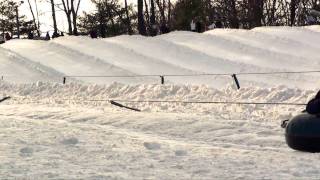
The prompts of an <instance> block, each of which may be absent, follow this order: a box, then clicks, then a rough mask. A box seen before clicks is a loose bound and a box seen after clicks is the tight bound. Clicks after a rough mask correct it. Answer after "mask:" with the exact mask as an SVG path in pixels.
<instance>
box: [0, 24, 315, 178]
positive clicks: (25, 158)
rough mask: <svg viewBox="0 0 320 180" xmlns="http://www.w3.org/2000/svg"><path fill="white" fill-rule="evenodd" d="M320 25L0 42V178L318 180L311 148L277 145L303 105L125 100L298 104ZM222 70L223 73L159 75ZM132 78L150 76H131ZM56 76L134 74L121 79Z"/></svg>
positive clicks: (305, 96) (307, 84)
mask: <svg viewBox="0 0 320 180" xmlns="http://www.w3.org/2000/svg"><path fill="white" fill-rule="evenodd" d="M319 35H320V28H319V26H311V27H303V28H297V27H295V28H291V27H266V28H257V29H253V30H250V31H245V30H226V29H223V30H213V31H209V32H206V33H203V34H198V33H190V32H172V33H170V34H166V35H161V36H158V37H154V38H150V37H141V36H126V35H123V36H119V37H114V38H107V39H96V40H93V39H90V38H88V37H63V38H59V39H55V40H52V41H48V42H45V41H29V40H13V41H9V42H7V43H5V44H3V45H0V72H1V74H0V76H4V81H1V82H0V90H1V91H0V92H1V93H0V97H3V96H8V95H10V96H11V97H12V99H11V100H9V101H6V102H4V103H2V104H0V106H1V108H0V116H1V118H0V128H1V131H0V154H1V156H0V159H1V161H0V178H1V179H4V178H6V179H7V178H9V179H26V178H27V179H316V178H318V175H319V173H320V170H319V166H320V164H319V163H318V159H319V158H320V156H319V155H318V154H308V153H301V152H297V151H294V150H291V149H289V148H288V147H287V146H286V144H285V139H284V136H283V129H281V128H280V122H281V120H284V119H288V118H290V117H292V116H294V115H296V114H299V113H300V112H301V111H302V110H303V109H304V106H283V105H274V106H268V105H230V104H185V103H164V102H163V103H135V102H131V103H128V102H124V103H123V104H125V105H128V106H130V107H134V108H138V109H140V110H142V112H132V111H129V110H125V109H121V108H119V107H115V106H112V105H110V103H109V101H108V100H133V101H139V100H169V101H172V100H175V101H222V102H224V101H236V102H288V103H290V102H291V103H306V102H307V101H308V100H309V99H311V98H312V97H313V96H314V95H315V93H316V91H317V90H318V88H319V87H318V84H319V76H320V73H310V74H283V75H239V76H238V78H239V80H240V83H241V87H242V88H241V89H240V90H237V89H236V88H235V86H234V82H233V80H232V78H231V76H230V75H231V74H233V73H238V72H276V71H304V70H308V71H309V70H320V69H319V67H320V59H319V56H320V55H319V50H320V45H319V43H318V42H319V40H320V39H319V37H320V36H319ZM202 73H227V74H230V75H228V76H195V77H189V76H183V77H166V79H165V80H166V81H165V85H159V82H160V78H159V76H160V75H164V74H170V75H186V74H202ZM139 75H156V76H154V77H153V76H149V77H139ZM64 76H135V77H130V78H128V77H126V78H119V77H117V78H115V77H114V78H106V77H102V78H101V77H72V78H68V79H67V84H65V85H63V84H62V78H63V77H64Z"/></svg>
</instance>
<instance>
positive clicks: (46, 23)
mask: <svg viewBox="0 0 320 180" xmlns="http://www.w3.org/2000/svg"><path fill="white" fill-rule="evenodd" d="M16 1H17V2H19V1H20V0H16ZM36 1H37V2H38V9H39V17H40V18H39V19H40V23H41V31H48V30H52V29H53V28H52V16H51V15H52V13H51V5H50V3H48V2H47V1H50V0H36ZM40 1H41V2H40ZM136 1H137V0H128V3H135V2H136ZM30 2H31V4H32V6H33V7H34V8H33V9H34V13H35V16H37V15H36V12H35V3H34V2H35V0H30ZM119 2H121V0H119ZM55 3H56V4H59V3H61V0H55ZM92 9H94V6H93V5H92V4H91V0H81V4H80V10H79V13H82V12H83V11H86V12H89V11H90V10H92ZM56 11H57V12H56V14H57V23H58V28H59V29H62V30H64V31H66V30H67V28H68V26H67V20H66V18H65V14H64V12H63V11H60V10H59V9H58V8H56ZM19 12H20V14H24V15H26V16H27V17H28V19H30V20H31V19H32V15H31V12H30V9H29V4H28V1H27V0H24V4H22V5H21V7H20V8H19Z"/></svg>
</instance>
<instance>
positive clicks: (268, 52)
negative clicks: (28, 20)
mask: <svg viewBox="0 0 320 180" xmlns="http://www.w3.org/2000/svg"><path fill="white" fill-rule="evenodd" d="M317 29H318V26H312V27H303V28H291V27H266V28H256V29H253V30H251V31H246V30H212V31H209V32H206V33H204V34H198V33H191V32H172V33H170V34H167V35H162V36H158V37H155V38H150V37H149V38H146V37H141V36H125V35H124V36H119V37H115V38H107V39H104V40H101V39H97V40H94V39H90V38H88V37H64V38H59V39H56V40H53V41H50V42H43V41H27V40H15V41H10V42H8V43H6V44H4V45H1V48H3V49H0V53H5V52H6V51H10V52H11V53H14V54H16V55H17V56H20V57H21V58H23V59H24V62H25V63H28V64H33V65H34V64H35V66H36V68H35V71H36V69H37V66H38V67H39V68H38V69H44V68H45V69H46V71H45V72H44V73H47V74H48V75H49V76H51V78H48V79H47V81H51V80H50V79H54V80H55V81H56V80H57V79H59V80H60V79H61V77H62V76H110V75H111V76H127V75H156V76H158V75H166V74H169V75H186V74H203V73H205V74H207V73H209V74H215V73H227V74H233V73H239V72H274V71H305V70H318V66H319V65H320V60H319V53H318V51H319V49H320V47H319V44H318V41H319V37H320V36H319V34H320V33H319V31H317ZM5 61H7V60H5ZM12 72H15V71H12ZM3 74H4V75H6V74H10V73H6V72H5V71H4V72H3ZM10 75H12V73H11V74H10ZM156 76H155V77H139V78H137V77H135V78H101V77H100V78H98V77H95V78H84V77H77V78H74V79H77V80H80V81H82V82H90V83H99V84H105V83H112V82H114V81H116V82H123V83H138V84H150V83H159V77H156ZM239 78H240V81H241V84H242V86H261V87H270V86H279V85H285V86H289V87H303V88H304V89H305V88H307V89H313V88H316V86H315V82H318V79H319V74H318V73H317V74H300V75H296V74H290V75H259V76H255V75H246V76H241V77H239ZM23 80H25V81H26V82H30V81H33V79H30V77H28V76H23V77H21V79H20V82H21V81H23ZM39 80H43V79H41V78H39ZM45 81H46V80H45ZM166 81H167V82H168V81H169V82H172V83H176V84H177V83H178V84H179V83H182V84H197V85H199V84H209V85H211V86H212V87H215V88H223V87H225V86H226V85H227V84H228V83H232V79H231V78H230V76H196V77H168V78H167V79H166Z"/></svg>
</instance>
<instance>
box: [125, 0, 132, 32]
mask: <svg viewBox="0 0 320 180" xmlns="http://www.w3.org/2000/svg"><path fill="white" fill-rule="evenodd" d="M124 5H125V9H126V16H127V29H128V34H129V35H132V34H133V33H132V28H131V20H130V16H129V10H128V2H127V0H124Z"/></svg>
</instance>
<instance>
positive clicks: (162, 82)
mask: <svg viewBox="0 0 320 180" xmlns="http://www.w3.org/2000/svg"><path fill="white" fill-rule="evenodd" d="M160 78H161V84H162V85H163V84H164V76H160Z"/></svg>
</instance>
